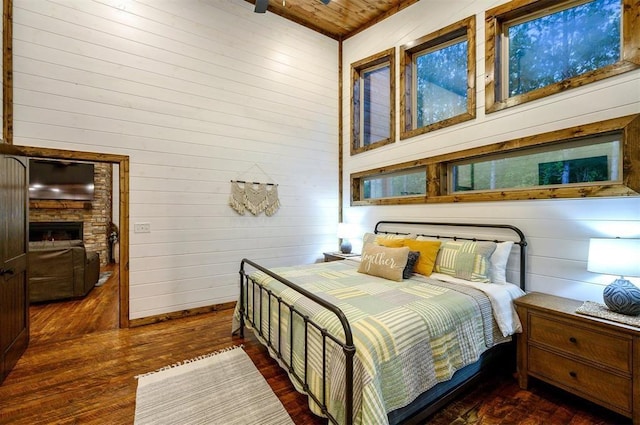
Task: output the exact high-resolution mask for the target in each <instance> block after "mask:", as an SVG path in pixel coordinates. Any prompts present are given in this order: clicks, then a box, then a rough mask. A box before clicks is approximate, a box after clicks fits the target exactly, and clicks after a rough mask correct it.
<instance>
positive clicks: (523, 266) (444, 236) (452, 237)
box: [374, 220, 527, 290]
mask: <svg viewBox="0 0 640 425" xmlns="http://www.w3.org/2000/svg"><path fill="white" fill-rule="evenodd" d="M386 225H408V226H433V227H439V228H441V229H444V228H447V227H458V228H485V229H506V230H509V231H512V232H514V233H515V234H516V235H517V236H518V240H514V241H513V243H514V244H516V245H519V246H520V270H519V272H520V288H522V289H523V290H524V289H525V287H526V284H525V282H526V272H527V270H526V259H527V255H526V246H527V240H526V238H525V236H524V233H523V232H522V230H520V229H518V228H517V227H515V226H512V225H510V224H486V223H448V222H438V221H393V220H382V221H379V222H377V223H376V226H375V228H374V233H376V234H379V233H383V234H393V235H408V234H409V233H411V234H414V233H413V232H404V231H403V232H394V231H388V230H380V227H383V226H386ZM447 233H448V232H447ZM415 234H416V235H417V236H425V237H429V238H436V239H450V240H467V241H481V242H482V241H485V242H496V243H498V242H504V240H498V239H487V238H483V237H469V236H457V235H454V234H438V233H436V234H426V233H415Z"/></svg>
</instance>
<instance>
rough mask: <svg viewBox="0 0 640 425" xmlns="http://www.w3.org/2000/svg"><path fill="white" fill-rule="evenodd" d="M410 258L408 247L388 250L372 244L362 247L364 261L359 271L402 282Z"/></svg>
mask: <svg viewBox="0 0 640 425" xmlns="http://www.w3.org/2000/svg"><path fill="white" fill-rule="evenodd" d="M408 258H409V248H407V247H406V246H405V247H402V248H387V247H384V246H380V245H375V244H372V243H370V244H366V245H364V246H363V247H362V259H361V261H360V266H359V267H358V271H359V272H360V273H366V274H370V275H372V276H378V277H383V278H385V279H389V280H395V281H398V282H400V281H401V280H402V272H403V270H404V267H405V266H406V265H407V260H408Z"/></svg>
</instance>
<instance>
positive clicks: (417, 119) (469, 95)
mask: <svg viewBox="0 0 640 425" xmlns="http://www.w3.org/2000/svg"><path fill="white" fill-rule="evenodd" d="M400 60H401V64H400V91H401V96H402V98H401V101H400V104H401V108H402V115H401V117H400V124H401V129H402V131H401V133H400V138H402V139H404V138H408V137H413V136H415V135H418V134H423V133H426V132H428V131H432V130H436V129H439V128H442V127H446V126H450V125H453V124H457V123H459V122H463V121H467V120H470V119H473V118H474V117H475V73H476V71H475V17H470V18H468V19H465V20H463V21H460V22H457V23H455V24H453V25H450V26H448V27H446V28H444V29H442V30H440V31H437V32H435V33H433V34H430V35H427V36H425V37H422V38H421V39H419V40H416V41H414V42H412V43H410V44H408V45H406V46H403V47H402V48H401V51H400Z"/></svg>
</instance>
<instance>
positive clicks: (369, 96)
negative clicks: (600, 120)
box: [351, 48, 396, 155]
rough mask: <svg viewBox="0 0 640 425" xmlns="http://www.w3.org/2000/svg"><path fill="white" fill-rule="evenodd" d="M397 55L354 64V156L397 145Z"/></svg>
mask: <svg viewBox="0 0 640 425" xmlns="http://www.w3.org/2000/svg"><path fill="white" fill-rule="evenodd" d="M395 52H396V51H395V48H391V49H388V50H385V51H383V52H380V53H377V54H375V55H373V56H370V57H368V58H365V59H362V60H360V61H358V62H354V63H352V64H351V155H354V154H357V153H360V152H364V151H368V150H370V149H375V148H378V147H380V146H384V145H386V144H389V143H393V142H395V133H396V131H395V56H396V53H395Z"/></svg>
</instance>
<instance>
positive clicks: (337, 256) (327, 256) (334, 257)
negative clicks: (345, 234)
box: [322, 251, 360, 263]
mask: <svg viewBox="0 0 640 425" xmlns="http://www.w3.org/2000/svg"><path fill="white" fill-rule="evenodd" d="M322 254H324V262H325V263H327V262H329V261H340V260H344V259H346V258H353V257H359V256H360V254H354V253H350V254H343V253H342V252H340V251H336V252H323V253H322Z"/></svg>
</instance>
